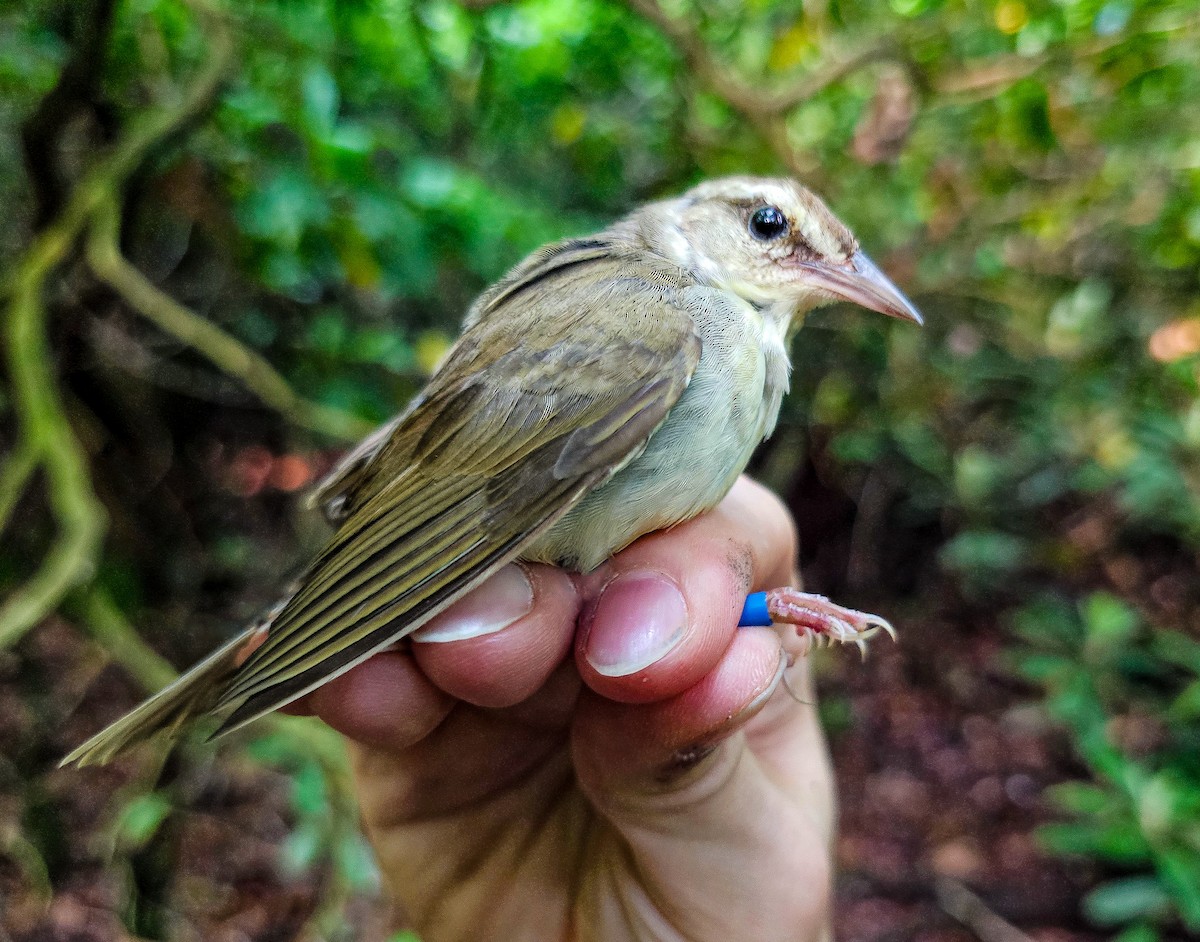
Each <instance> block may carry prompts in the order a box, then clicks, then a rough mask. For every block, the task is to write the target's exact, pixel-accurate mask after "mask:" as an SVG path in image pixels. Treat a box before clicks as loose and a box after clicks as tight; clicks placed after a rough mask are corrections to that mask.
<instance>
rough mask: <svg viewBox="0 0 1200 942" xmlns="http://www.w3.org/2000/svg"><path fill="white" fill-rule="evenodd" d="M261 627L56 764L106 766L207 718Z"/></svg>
mask: <svg viewBox="0 0 1200 942" xmlns="http://www.w3.org/2000/svg"><path fill="white" fill-rule="evenodd" d="M265 634H266V632H265V628H264V627H263V626H262V625H261V624H258V625H254V626H253V627H251V628H248V629H247V630H246V631H244V632H242V633H241V634H239V635H237V636H236V637H234V638H233V639H231V640H230V641H229V642H228V643H226V644H225V645H223V646H222V647H220V648H218V649H217V650H216V651H214V652H213V653H212V654H210V655H209V656H208V657H206V658H205V659H204V660H203V661H201V662H200V663H199V664H197V665H196V666H195V667H193V668H192V669H191V670H189V671H188V672H187V673H186V674H183V675H182V676H181V677H179V679H177V680H175V681H173V682H171V683H170V684H168V685H167V686H166V687H164V688H163V689H162V690H160V691H159V692H158V693H156V694H154V696H152V697H150V698H149V699H148V700H146V701H145V702H144V703H142V704H141V705H140V706H138V707H137V708H136V709H135V710H133V711H132V712H130V713H127V714H126V715H125V716H123V717H121V718H120V719H119V720H117V721H116V722H115V723H113V724H112V725H110V726H107V727H105V728H104V729H102V730H101V731H100V732H99V733H97V734H96V735H95V736H93V737H92V738H91V739H89V740H88V741H87V742H85V743H84V744H83V745H81V746H79V747H78V748H77V749H75V750H73V751H72V752H71V753H70V754H69V755H68V756H67V757H66V758H64V759H63V760H62V762H60V763H59V765H63V766H66V765H75V766H80V767H82V766H85V765H92V764H99V763H104V762H108V761H109V760H110V759H112V758H114V757H115V756H117V755H118V754H120V753H122V752H124V751H125V750H126V749H128V748H129V747H131V746H135V745H137V744H138V743H140V742H143V741H144V740H147V739H149V738H150V737H152V736H154V735H155V734H157V733H160V732H166V733H167V734H168V736H169V738H170V739H171V740H174V739H176V738H177V737H178V736H179V733H180V731H181V730H182V729H183V728H184V727H185V726H187V725H188V724H189V723H191V722H192V721H193V720H196V719H198V718H200V717H201V716H204V715H205V714H207V713H209V712H210V711H211V710H212V708H213V707H214V706H215V705H216V703H217V701H218V700H219V699H220V697H221V694H222V693H223V692H224V690H225V689H226V686H227V683H228V681H229V678H230V677H232V676H233V674H234V672H235V671H236V670H237V668H238V666H239V665H240V664H241V663H242V661H244V660H245V659H246V656H247V654H248V653H249V652H250V651H252V650H253V649H254V644H255V641H256V638H257V639H261V638H262V637H265Z"/></svg>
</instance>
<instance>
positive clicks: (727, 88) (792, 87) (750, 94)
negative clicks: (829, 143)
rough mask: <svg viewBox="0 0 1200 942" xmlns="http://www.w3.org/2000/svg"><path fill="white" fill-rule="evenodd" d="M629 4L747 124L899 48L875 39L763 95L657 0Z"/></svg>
mask: <svg viewBox="0 0 1200 942" xmlns="http://www.w3.org/2000/svg"><path fill="white" fill-rule="evenodd" d="M628 2H629V6H630V8H631V9H632V10H633V11H634V12H635V13H637V14H639V15H640V16H641V17H643V18H644V19H646V20H648V21H649V22H651V23H653V24H654V25H655V26H656V27H658V29H659V31H660V32H661V33H662V34H663V35H664V36H665V37H666V38H667V39H669V40H670V41H671V43H672V44H673V45H674V46H675V48H676V49H678V50H679V52H680V54H681V55H682V56H683V58H684V60H685V61H686V62H687V64H688V67H689V68H690V69H691V70H692V72H694V73H695V74H696V75H698V76H699V77H700V78H701V79H702V80H703V81H704V82H705V83H706V84H707V85H708V86H709V87H710V88H711V89H712V90H713V91H714V92H716V94H718V95H720V96H721V97H722V98H724V99H725V100H726V101H727V102H729V104H730V105H732V106H733V107H734V108H735V109H737V110H738V111H740V112H742V114H743V115H745V116H746V117H748V118H757V119H763V118H772V117H779V116H781V115H782V114H783V113H784V112H787V111H790V110H791V109H792V108H795V107H796V106H797V105H801V104H803V103H804V102H806V101H808V100H809V99H810V98H812V97H813V96H815V95H818V94H820V93H821V92H822V91H824V90H825V89H826V88H828V87H829V86H830V85H833V84H835V83H836V82H840V81H841V80H842V79H844V78H845V77H846V76H848V75H850V74H851V73H853V72H855V71H857V70H858V69H860V68H862V67H863V66H865V65H869V64H871V63H873V62H878V61H880V60H881V59H883V58H886V57H887V56H888V55H889V53H891V52H892V51H893V50H895V48H896V40H895V38H894V37H884V38H881V39H876V40H874V41H872V42H870V43H867V44H866V45H864V46H863V47H862V48H861V49H858V50H857V51H855V52H853V53H851V54H850V55H848V56H845V57H842V58H834V59H832V60H831V61H829V62H827V63H825V64H824V65H823V66H822V67H821V68H819V69H817V70H816V71H814V72H812V73H810V74H809V75H806V76H805V77H804V78H802V79H800V80H799V81H796V82H793V83H791V84H789V85H785V86H783V87H780V88H775V89H770V88H766V89H764V88H762V87H759V86H755V85H752V84H750V83H749V82H746V81H745V80H743V79H742V78H740V77H739V76H737V75H736V74H734V72H733V71H732V70H731V69H730V67H728V66H726V65H725V64H723V63H721V62H718V61H717V59H716V58H715V57H714V56H713V54H712V52H711V50H710V49H709V48H708V45H707V44H706V43H705V42H704V39H703V37H701V35H700V33H699V32H698V31H697V30H696V29H695V28H694V27H692V25H691V24H690V23H688V22H687V21H685V20H683V19H680V18H676V17H674V16H672V15H671V14H669V13H667V11H666V10H664V9H663V8H662V6H661V5H660V4H659V3H658V0H628Z"/></svg>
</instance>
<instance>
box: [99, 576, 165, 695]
mask: <svg viewBox="0 0 1200 942" xmlns="http://www.w3.org/2000/svg"><path fill="white" fill-rule="evenodd" d="M80 614H81V615H82V617H83V619H84V621H85V622H86V623H87V627H88V632H89V634H91V636H92V639H93V640H94V641H95V642H96V643H97V644H98V645H99V646H100V647H101V648H102V649H103V650H104V653H105V654H106V655H108V657H109V658H110V659H111V660H114V661H116V662H117V663H118V664H120V665H121V666H122V667H123V668H125V670H127V671H128V672H129V673H130V674H131V675H133V677H134V679H135V680H137V682H138V683H139V684H141V685H142V686H143V687H144V688H145V689H146V690H148V691H150V692H151V693H153V692H155V691H158V690H161V689H162V688H163V687H165V686H166V685H167V684H169V683H170V682H171V681H173V680H174V679H175V678H176V677H178V676H179V674H178V672H177V671H176V670H175V668H174V667H172V666H171V665H170V663H168V662H167V661H166V660H165V659H164V658H162V657H161V656H160V655H159V654H158V652H156V651H155V650H154V649H153V648H151V647H150V646H149V645H148V644H146V642H145V641H143V640H142V638H141V636H140V635H139V634H138V633H137V632H136V631H135V630H134V628H133V626H132V625H130V624H129V622H128V621H127V620H126V618H125V615H124V614H123V613H122V612H121V610H120V609H119V608H117V606H116V603H114V602H113V600H112V599H111V598H110V597H109V595H108V593H107V592H105V591H104V590H103V589H101V588H99V587H96V586H93V587H92V588H91V589H90V590H89V591H88V593H87V595H86V596H85V597H84V599H83V604H82V606H81V612H80Z"/></svg>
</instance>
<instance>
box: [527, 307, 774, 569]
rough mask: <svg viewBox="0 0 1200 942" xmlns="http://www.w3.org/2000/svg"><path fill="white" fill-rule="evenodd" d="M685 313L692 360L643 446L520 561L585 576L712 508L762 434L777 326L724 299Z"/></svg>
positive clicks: (770, 423)
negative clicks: (692, 331)
mask: <svg viewBox="0 0 1200 942" xmlns="http://www.w3.org/2000/svg"><path fill="white" fill-rule="evenodd" d="M706 300H707V301H708V302H709V303H707V304H704V305H700V306H699V307H698V309H697V311H696V313H695V314H694V315H693V319H694V320H695V321H696V327H697V331H698V333H699V334H700V339H701V344H702V349H701V355H700V362H699V364H698V365H697V367H696V371H695V373H694V374H693V376H692V381H691V383H690V384H689V385H688V388H687V389H686V390H685V391H684V393H683V395H682V396H681V397H680V398H679V401H678V402H676V403H675V405H674V406H673V407H672V408H671V410H670V412H668V414H667V417H666V419H664V420H663V423H662V425H660V426H659V427H658V429H657V430H656V431H655V432H654V434H653V435H651V436H650V439H649V440H648V441H647V443H646V446H645V448H644V449H643V450H642V451H641V452H640V453H638V454H636V455H635V456H634V457H633V458H632V459H631V460H630V461H629V462H628V463H627V464H626V465H625V466H624V467H622V468H621V469H620V470H618V471H617V472H616V473H615V474H614V475H613V477H612V478H611V479H609V481H608V482H607V483H605V484H604V485H602V486H600V487H598V488H596V490H594V491H592V492H591V493H590V494H588V495H587V496H585V497H584V498H583V499H582V500H581V501H580V502H579V504H577V505H576V506H575V507H573V508H572V509H571V510H570V511H569V512H568V513H567V514H566V515H565V516H564V517H563V518H562V519H561V520H560V521H559V522H558V523H557V524H555V525H554V527H552V528H551V529H550V530H549V531H547V532H546V534H545V535H543V536H542V537H541V538H540V539H539V540H538V541H537V542H536V543H535V544H534V545H533V546H532V547H531V549H530V550H529V551H528V552H527V553H526V554H525V555H526V556H527V558H530V559H536V560H540V561H544V562H553V563H556V564H559V565H563V566H566V567H568V568H570V569H575V570H578V571H582V572H586V571H588V570H591V569H594V568H595V567H596V566H598V565H600V564H601V563H602V562H604V560H606V559H607V558H608V557H609V556H611V555H612V554H613V553H615V552H617V551H618V550H620V549H622V548H623V547H625V546H627V545H628V544H629V543H631V542H633V541H634V540H635V539H637V538H638V537H639V536H642V535H644V534H646V533H650V532H652V531H654V530H660V529H663V528H665V527H669V526H673V525H674V524H676V523H680V522H681V521H684V520H689V519H691V518H692V517H695V516H697V515H699V514H702V513H704V512H705V511H707V510H710V509H712V508H713V507H715V506H716V505H717V504H718V503H720V501H721V499H722V498H723V497H724V496H725V494H726V493H728V491H729V489H730V488H731V487H732V486H733V482H734V481H735V480H736V479H737V477H738V475H739V474H741V473H742V471H743V470H745V467H746V464H747V462H749V460H750V456H751V455H752V454H753V452H754V449H755V448H756V447H757V446H758V444H759V443H760V442H761V441H762V440H763V439H764V438H766V437H767V436H768V435H770V433H771V431H772V430H773V429H774V427H775V421H776V419H777V417H778V415H779V407H780V404H781V402H782V400H783V395H784V393H785V392H786V391H787V384H788V369H789V368H788V358H787V348H786V346H785V339H784V335H783V332H782V329H780V328H779V327H777V325H776V324H775V323H774V322H773V321H771V320H768V319H764V318H763V317H762V316H761V315H760V314H759V313H758V312H757V311H755V310H754V309H753V308H751V307H750V306H749V305H744V307H743V306H741V305H740V304H739V303H738V302H736V301H735V300H734V299H731V298H730V297H729V296H727V295H721V296H719V297H718V298H715V299H712V298H709V299H706Z"/></svg>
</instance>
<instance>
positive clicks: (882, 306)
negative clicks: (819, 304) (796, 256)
mask: <svg viewBox="0 0 1200 942" xmlns="http://www.w3.org/2000/svg"><path fill="white" fill-rule="evenodd" d="M801 267H802V268H803V269H804V270H805V272H806V274H807V279H806V280H808V281H810V282H812V283H815V284H816V285H817V286H818V287H820V288H823V289H824V290H826V291H828V292H829V293H830V294H833V295H835V296H836V297H838V298H840V299H842V300H843V301H849V302H851V303H852V304H858V305H860V306H862V307H865V308H867V309H868V310H870V311H878V312H879V313H880V314H886V315H888V317H898V318H900V319H901V320H905V321H912V322H913V323H914V324H924V323H925V319H924V318H923V317H921V312H920V311H918V310H917V309H916V308H915V307H914V306H913V303H912V302H911V301H910V300H908V298H906V297H905V296H904V293H903V292H902V291H901V290H900V289H899V288H897V287H896V286H895V285H894V284H892V281H891V279H890V278H888V276H887V275H885V274H884V273H883V272H881V271H880V270H879V267H878V266H877V265H876V264H875V263H874V262H873V261H871V260H870V259H869V258H867V256H866V255H865V254H863V253H862V252H855V253H854V254H853V255H851V256H850V258H849V260H848V261H846V262H844V263H843V264H841V265H832V264H828V263H825V262H804V263H802V264H801Z"/></svg>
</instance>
